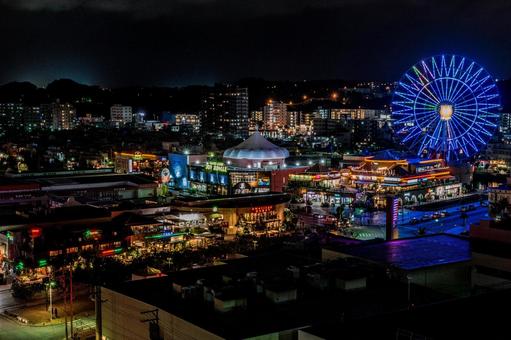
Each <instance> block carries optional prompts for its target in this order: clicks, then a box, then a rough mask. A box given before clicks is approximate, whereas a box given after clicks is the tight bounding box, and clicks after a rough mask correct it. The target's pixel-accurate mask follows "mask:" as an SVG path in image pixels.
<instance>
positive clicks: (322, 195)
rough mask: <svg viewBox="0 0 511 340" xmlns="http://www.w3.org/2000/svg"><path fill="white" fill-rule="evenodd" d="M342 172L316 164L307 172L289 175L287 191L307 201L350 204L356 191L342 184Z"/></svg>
mask: <svg viewBox="0 0 511 340" xmlns="http://www.w3.org/2000/svg"><path fill="white" fill-rule="evenodd" d="M342 184H343V182H342V172H341V171H338V170H331V169H329V168H328V167H326V166H322V165H320V164H316V165H314V166H312V167H310V168H309V169H307V170H306V171H305V172H303V173H300V174H291V175H289V182H288V185H287V188H286V189H287V191H288V192H290V193H294V194H296V195H299V196H301V197H303V199H304V200H305V201H319V202H320V203H327V204H329V205H332V204H335V205H339V204H349V203H351V202H352V201H353V200H354V199H355V191H354V190H352V189H351V188H348V187H346V186H343V185H342Z"/></svg>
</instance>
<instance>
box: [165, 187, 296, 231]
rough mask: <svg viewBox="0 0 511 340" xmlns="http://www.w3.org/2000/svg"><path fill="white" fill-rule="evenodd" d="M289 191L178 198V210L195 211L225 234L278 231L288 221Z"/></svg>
mask: <svg viewBox="0 0 511 340" xmlns="http://www.w3.org/2000/svg"><path fill="white" fill-rule="evenodd" d="M289 200H290V196H289V195H288V194H283V193H266V194H261V195H241V196H237V197H235V198H233V197H223V198H222V197H219V198H213V199H196V198H187V197H180V198H177V199H176V200H175V201H174V207H175V209H176V210H177V211H180V212H182V213H188V214H191V213H193V214H195V215H196V217H195V218H196V219H205V220H206V221H207V223H210V224H211V223H213V224H215V223H216V224H217V225H219V226H220V227H221V228H223V229H224V230H223V232H224V233H225V234H230V235H233V234H236V233H244V232H247V231H248V232H251V233H254V234H258V233H268V232H278V231H279V230H280V229H281V227H282V223H283V221H284V210H285V208H286V207H287V204H288V202H289Z"/></svg>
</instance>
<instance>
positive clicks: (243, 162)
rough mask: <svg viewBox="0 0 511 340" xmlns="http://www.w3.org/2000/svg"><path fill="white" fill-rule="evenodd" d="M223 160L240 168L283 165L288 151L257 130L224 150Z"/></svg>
mask: <svg viewBox="0 0 511 340" xmlns="http://www.w3.org/2000/svg"><path fill="white" fill-rule="evenodd" d="M223 157H224V161H225V162H226V163H227V164H228V165H231V166H236V167H242V168H264V167H267V166H283V165H284V164H285V159H286V158H287V157H289V151H287V149H285V148H281V147H279V146H277V145H275V144H273V143H271V142H269V141H268V140H267V139H266V138H264V137H263V136H262V135H261V133H260V132H259V131H256V132H255V133H253V134H252V135H251V136H250V137H249V138H248V139H246V140H245V141H243V142H242V143H240V144H238V145H236V146H235V147H232V148H229V149H227V150H225V151H224V155H223Z"/></svg>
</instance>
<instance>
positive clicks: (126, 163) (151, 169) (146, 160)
mask: <svg viewBox="0 0 511 340" xmlns="http://www.w3.org/2000/svg"><path fill="white" fill-rule="evenodd" d="M114 157H115V172H117V173H123V174H130V173H143V174H146V175H150V176H153V177H155V178H158V177H159V176H160V174H161V171H162V169H163V168H168V166H169V162H168V160H167V157H164V156H160V155H155V154H148V153H142V152H140V151H136V152H115V153H114Z"/></svg>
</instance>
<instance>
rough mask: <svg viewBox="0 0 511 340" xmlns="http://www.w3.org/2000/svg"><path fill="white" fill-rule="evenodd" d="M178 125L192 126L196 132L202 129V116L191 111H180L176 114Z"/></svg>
mask: <svg viewBox="0 0 511 340" xmlns="http://www.w3.org/2000/svg"><path fill="white" fill-rule="evenodd" d="M174 118H175V121H174V122H173V123H174V124H175V125H176V126H190V127H191V128H192V130H193V131H194V132H199V131H200V116H199V115H196V114H190V113H178V114H176V115H174Z"/></svg>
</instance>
